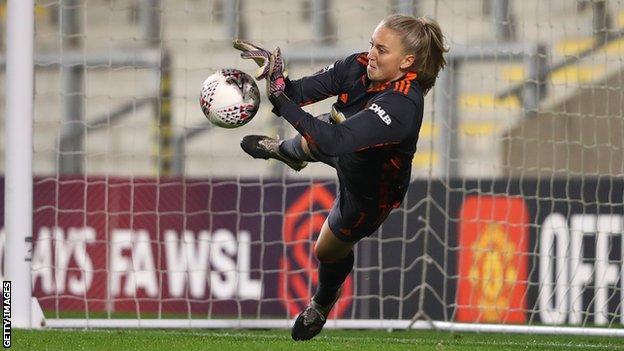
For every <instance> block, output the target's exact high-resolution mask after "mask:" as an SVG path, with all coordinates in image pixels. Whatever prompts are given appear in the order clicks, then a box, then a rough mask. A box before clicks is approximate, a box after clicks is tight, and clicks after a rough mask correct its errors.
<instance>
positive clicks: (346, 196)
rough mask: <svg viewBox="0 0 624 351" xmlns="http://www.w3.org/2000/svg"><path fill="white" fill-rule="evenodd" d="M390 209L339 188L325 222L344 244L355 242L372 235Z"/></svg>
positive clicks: (386, 216)
mask: <svg viewBox="0 0 624 351" xmlns="http://www.w3.org/2000/svg"><path fill="white" fill-rule="evenodd" d="M391 210H392V207H389V206H383V205H381V204H380V203H378V202H375V201H366V200H362V199H359V198H357V197H356V196H355V195H353V194H352V193H351V192H350V191H349V190H347V189H346V188H345V187H344V186H340V190H339V191H338V196H337V197H336V200H335V201H334V205H333V206H332V209H331V211H329V216H328V217H327V221H328V223H329V228H330V229H331V230H332V232H333V233H334V235H335V236H336V237H337V238H338V239H340V240H342V241H346V242H357V241H359V240H361V239H362V238H365V237H367V236H369V235H371V234H373V233H374V232H375V231H376V230H377V229H378V228H379V226H380V225H381V223H383V221H384V220H385V219H386V218H388V215H389V214H390V211H391Z"/></svg>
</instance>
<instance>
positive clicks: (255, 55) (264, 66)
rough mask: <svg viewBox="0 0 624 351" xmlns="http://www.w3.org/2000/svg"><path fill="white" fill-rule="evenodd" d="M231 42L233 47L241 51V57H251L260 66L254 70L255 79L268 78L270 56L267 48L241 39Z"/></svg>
mask: <svg viewBox="0 0 624 351" xmlns="http://www.w3.org/2000/svg"><path fill="white" fill-rule="evenodd" d="M233 44H234V45H233V46H234V48H235V49H238V50H240V51H242V53H241V57H242V58H244V59H252V60H254V61H255V62H256V63H257V64H258V66H259V67H260V68H258V69H257V70H256V79H258V80H260V79H264V78H268V76H269V74H270V72H269V70H270V63H269V61H270V58H271V53H270V52H269V51H268V50H265V49H263V48H261V47H258V46H255V45H254V44H252V43H250V42H247V41H244V40H241V39H235V40H234V43H233Z"/></svg>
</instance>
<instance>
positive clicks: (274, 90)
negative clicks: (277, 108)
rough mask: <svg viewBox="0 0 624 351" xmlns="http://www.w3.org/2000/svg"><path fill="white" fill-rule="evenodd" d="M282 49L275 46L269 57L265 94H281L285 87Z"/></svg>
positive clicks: (270, 95)
mask: <svg viewBox="0 0 624 351" xmlns="http://www.w3.org/2000/svg"><path fill="white" fill-rule="evenodd" d="M284 67H285V65H284V60H283V59H282V51H281V50H280V48H276V49H275V51H273V53H272V54H271V56H270V58H269V76H268V77H267V96H269V97H275V96H279V95H282V94H283V93H284V89H286V76H287V74H286V70H285V68H284Z"/></svg>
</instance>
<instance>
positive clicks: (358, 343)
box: [11, 329, 624, 351]
mask: <svg viewBox="0 0 624 351" xmlns="http://www.w3.org/2000/svg"><path fill="white" fill-rule="evenodd" d="M11 341H12V347H11V349H14V350H70V351H71V350H90V351H95V350H146V351H147V350H150V351H152V350H167V351H170V350H216V351H225V350H236V351H247V350H310V351H322V350H356V351H365V350H374V351H381V350H436V351H443V350H462V351H468V350H497V351H501V350H624V338H615V337H590V336H567V335H526V334H474V333H449V332H436V331H394V332H387V331H380V330H325V331H323V332H322V333H321V334H320V335H319V336H317V337H316V338H314V339H313V340H311V341H306V342H294V341H292V339H291V338H290V334H289V331H287V330H153V329H152V330H31V331H27V330H13V333H12V340H11Z"/></svg>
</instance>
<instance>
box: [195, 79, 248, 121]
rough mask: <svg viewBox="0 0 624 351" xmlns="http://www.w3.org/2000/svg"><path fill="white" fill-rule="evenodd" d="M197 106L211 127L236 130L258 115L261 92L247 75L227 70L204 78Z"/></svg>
mask: <svg viewBox="0 0 624 351" xmlns="http://www.w3.org/2000/svg"><path fill="white" fill-rule="evenodd" d="M199 103H200V105H201V109H202V111H203V112H204V115H205V116H206V118H208V120H209V121H210V122H212V124H214V125H216V126H219V127H223V128H237V127H240V126H242V125H244V124H246V123H247V122H249V121H251V119H252V118H253V116H254V115H255V114H256V112H258V107H259V106H260V91H259V90H258V86H257V85H256V82H255V81H254V80H253V78H252V77H251V76H250V75H248V74H247V73H245V72H242V71H239V70H237V69H234V68H226V69H221V70H219V71H217V72H215V73H214V74H212V75H211V76H210V77H208V78H206V80H205V81H204V83H203V84H202V87H201V96H200V98H199Z"/></svg>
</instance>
